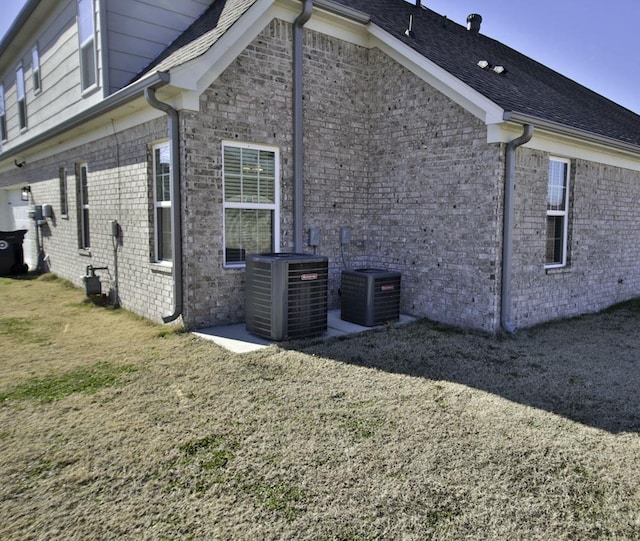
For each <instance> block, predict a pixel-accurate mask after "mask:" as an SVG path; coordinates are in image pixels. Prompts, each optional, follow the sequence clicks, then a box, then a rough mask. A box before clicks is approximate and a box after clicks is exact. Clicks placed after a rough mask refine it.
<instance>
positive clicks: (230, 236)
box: [223, 143, 280, 267]
mask: <svg viewBox="0 0 640 541" xmlns="http://www.w3.org/2000/svg"><path fill="white" fill-rule="evenodd" d="M279 175H280V156H279V152H278V150H277V149H274V148H270V147H262V146H256V145H249V144H244V145H239V144H237V143H224V144H223V177H224V203H223V206H224V264H225V266H227V267H239V266H244V265H245V260H246V256H247V255H248V254H253V253H267V252H277V251H278V250H279V237H280V234H279V229H280V228H279V223H280V186H279V180H278V179H279Z"/></svg>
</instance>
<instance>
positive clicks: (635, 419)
mask: <svg viewBox="0 0 640 541" xmlns="http://www.w3.org/2000/svg"><path fill="white" fill-rule="evenodd" d="M639 329H640V303H637V302H636V303H627V304H625V305H621V306H618V307H616V308H614V309H610V310H608V311H606V312H603V313H601V314H598V315H593V316H585V317H581V318H577V319H572V320H566V321H560V322H554V323H551V324H547V325H543V326H540V327H537V328H535V329H530V330H524V331H520V332H519V333H518V334H516V335H515V336H508V337H505V336H498V337H496V336H489V335H486V334H481V333H475V332H465V331H461V330H458V329H454V328H450V327H446V326H442V325H438V324H435V323H433V322H429V321H419V322H417V323H414V324H411V325H408V326H405V327H400V328H394V327H388V328H384V329H382V330H377V331H372V332H368V333H364V334H361V335H357V336H352V337H349V338H343V339H338V340H333V341H329V342H324V343H309V342H308V343H307V344H306V345H304V344H298V347H296V349H299V350H301V351H304V352H305V353H312V354H315V355H319V356H322V357H325V358H329V359H334V360H337V361H340V362H344V363H349V364H353V365H358V366H364V367H368V368H374V369H377V370H383V371H386V372H391V373H398V374H406V375H408V376H411V377H419V378H428V379H430V380H444V381H450V382H455V383H460V384H463V385H467V386H469V387H473V388H476V389H479V390H482V391H486V392H489V393H492V394H495V395H498V396H501V397H503V398H506V399H508V400H511V401H514V402H517V403H520V404H524V405H527V406H531V407H534V408H538V409H542V410H545V411H548V412H551V413H554V414H557V415H561V416H564V417H566V418H568V419H571V420H573V421H576V422H579V423H582V424H585V425H589V426H592V427H595V428H598V429H602V430H606V431H608V432H611V433H619V432H640V392H639V391H638V389H640V332H639ZM291 345H292V346H293V344H291Z"/></svg>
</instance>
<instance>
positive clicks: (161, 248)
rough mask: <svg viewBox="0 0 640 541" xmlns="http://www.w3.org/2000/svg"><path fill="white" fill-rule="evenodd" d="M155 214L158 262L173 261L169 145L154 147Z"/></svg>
mask: <svg viewBox="0 0 640 541" xmlns="http://www.w3.org/2000/svg"><path fill="white" fill-rule="evenodd" d="M152 154H153V207H154V209H153V211H154V212H153V214H154V237H155V246H154V251H155V259H156V261H171V257H172V246H173V244H172V235H171V199H172V197H171V196H172V194H171V151H170V147H169V143H168V142H166V143H160V144H157V145H154V146H153V147H152Z"/></svg>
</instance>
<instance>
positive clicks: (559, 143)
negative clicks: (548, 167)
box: [487, 121, 640, 171]
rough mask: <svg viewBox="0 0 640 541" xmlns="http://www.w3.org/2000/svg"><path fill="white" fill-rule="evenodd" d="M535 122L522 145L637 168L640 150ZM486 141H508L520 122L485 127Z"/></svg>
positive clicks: (518, 132) (519, 128)
mask: <svg viewBox="0 0 640 541" xmlns="http://www.w3.org/2000/svg"><path fill="white" fill-rule="evenodd" d="M529 123H530V124H531V125H533V126H534V132H533V138H532V139H531V140H530V141H529V142H528V143H525V144H524V145H523V146H525V147H527V148H531V149H534V150H540V151H542V152H548V153H549V154H553V155H554V156H559V157H565V158H574V159H579V160H586V161H590V162H594V163H602V164H604V165H611V166H613V167H620V168H623V169H631V170H632V171H640V152H633V151H632V150H623V149H620V148H615V147H613V146H610V145H606V144H603V143H598V142H596V141H587V140H585V139H580V138H578V137H576V136H575V135H571V134H564V133H561V132H560V131H559V130H557V131H554V130H551V129H549V128H548V127H544V126H540V125H536V123H535V122H534V121H532V122H529ZM487 131H488V142H489V143H508V142H509V141H511V140H512V139H515V138H516V137H519V136H520V135H522V123H520V122H502V123H500V124H492V125H490V126H488V127H487Z"/></svg>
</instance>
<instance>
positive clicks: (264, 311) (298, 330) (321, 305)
mask: <svg viewBox="0 0 640 541" xmlns="http://www.w3.org/2000/svg"><path fill="white" fill-rule="evenodd" d="M246 280H247V283H246V327H247V330H248V331H249V332H251V333H253V334H255V335H257V336H261V337H263V338H268V339H270V340H287V339H290V338H305V337H308V336H314V335H318V334H321V333H323V332H324V331H326V330H327V286H328V281H329V264H328V259H327V258H326V257H324V256H315V255H310V254H295V253H268V254H251V255H248V256H247V272H246Z"/></svg>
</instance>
